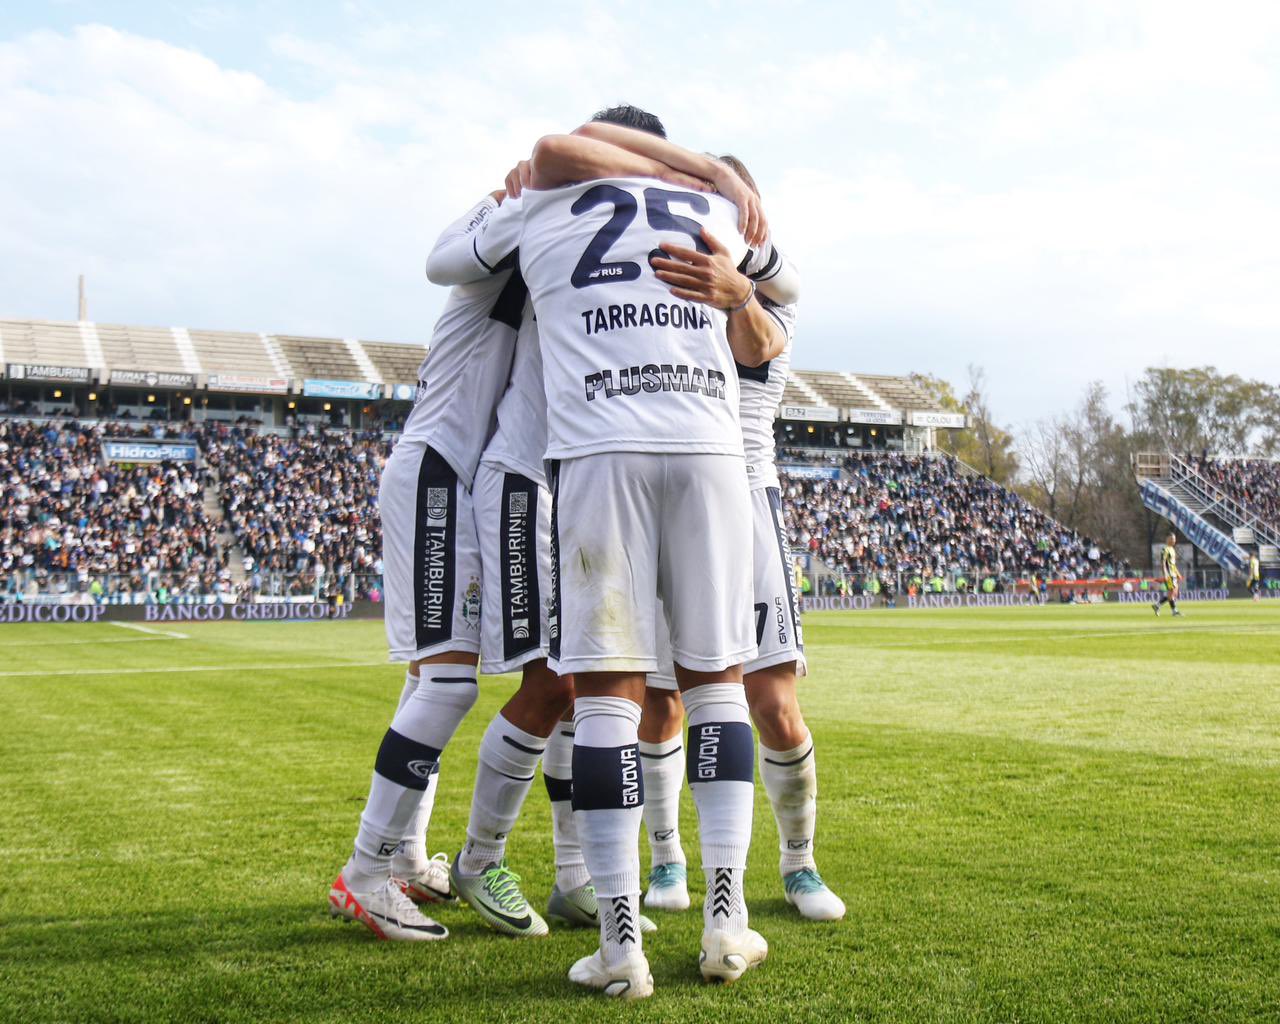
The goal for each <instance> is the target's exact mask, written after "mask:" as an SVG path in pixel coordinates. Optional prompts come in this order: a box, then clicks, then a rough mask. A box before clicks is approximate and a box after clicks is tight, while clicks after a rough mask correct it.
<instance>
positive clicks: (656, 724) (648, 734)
mask: <svg viewBox="0 0 1280 1024" xmlns="http://www.w3.org/2000/svg"><path fill="white" fill-rule="evenodd" d="M683 725H684V705H683V704H682V703H681V701H680V694H679V693H678V692H677V691H676V690H658V689H654V688H653V687H649V688H647V689H646V690H645V691H644V712H643V714H642V715H641V717H640V738H641V739H642V740H644V741H646V742H648V743H659V742H661V741H663V740H667V739H670V738H671V737H672V736H676V735H678V734H679V733H680V728H681V726H683Z"/></svg>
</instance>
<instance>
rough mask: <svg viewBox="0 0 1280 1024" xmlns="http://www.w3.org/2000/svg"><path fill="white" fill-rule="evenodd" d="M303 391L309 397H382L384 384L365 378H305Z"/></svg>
mask: <svg viewBox="0 0 1280 1024" xmlns="http://www.w3.org/2000/svg"><path fill="white" fill-rule="evenodd" d="M302 393H303V394H304V395H305V396H306V397H308V398H358V399H369V398H381V397H382V385H381V384H370V383H368V382H367V381H363V380H304V381H303V382H302Z"/></svg>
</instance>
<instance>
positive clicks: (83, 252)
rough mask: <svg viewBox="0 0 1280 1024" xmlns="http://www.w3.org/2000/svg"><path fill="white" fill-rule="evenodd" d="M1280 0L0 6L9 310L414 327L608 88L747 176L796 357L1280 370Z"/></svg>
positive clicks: (383, 331) (1000, 406)
mask: <svg viewBox="0 0 1280 1024" xmlns="http://www.w3.org/2000/svg"><path fill="white" fill-rule="evenodd" d="M1278 69H1280V4H1277V3H1274V2H1256V3H1248V2H1237V0H1217V2H1215V3H1213V4H1204V3H1194V4H1193V3H1185V2H1182V0H1163V2H1156V0H1096V2H1095V0H1076V2H1073V3H1070V4H1064V3H1059V2H1056V0H1021V2H1014V0H1010V2H1007V3H1001V2H996V0H967V2H963V3H962V2H958V0H957V2H954V3H943V2H930V0H901V2H896V3H895V2H888V0H885V2H874V3H873V2H866V3H860V4H850V3H841V4H833V5H821V4H808V3H794V4H793V3H788V2H786V0H775V2H773V3H770V4H768V5H755V4H751V3H747V2H743V0H735V2H725V3H708V4H699V3H697V2H694V3H689V2H687V0H686V2H680V3H667V2H655V0H649V2H647V3H629V2H625V0H618V2H615V3H612V4H600V3H598V2H596V3H581V4H578V3H564V4H557V3H550V2H546V3H539V4H530V3H525V4H503V3H492V2H491V3H484V4H478V3H471V4H465V3H464V4H457V3H451V4H444V3H437V2H430V0H428V2H426V3H424V2H420V0H419V2H412V3H411V2H401V3H397V2H377V3H373V2H369V3H364V2H347V3H313V2H304V0H257V2H254V3H247V2H246V3H234V2H225V3H216V2H215V3H203V4H202V3H178V2H154V3H145V2H111V0H92V2H90V0H64V2H53V3H37V2H27V3H22V4H5V5H3V7H0V139H3V141H4V147H3V148H4V155H3V157H2V158H0V209H2V210H3V214H4V215H3V220H2V221H0V316H19V317H50V318H59V319H70V318H73V317H74V315H75V277H76V274H77V273H79V272H84V273H85V274H87V275H88V278H89V294H90V316H91V317H92V318H94V319H96V320H99V321H106V322H128V323H146V324H160V325H170V324H176V325H185V326H190V327H218V328H228V329H242V330H255V331H257V330H262V331H280V332H295V333H316V334H323V335H343V336H347V335H355V336H359V337H364V338H376V339H389V340H398V341H409V340H425V339H426V338H427V337H428V336H429V333H430V327H431V324H432V322H433V320H434V318H435V315H436V313H437V312H438V310H439V308H440V305H441V302H442V294H441V293H440V292H439V291H438V290H435V289H432V288H431V287H430V286H429V285H428V284H427V283H426V281H425V279H424V278H423V275H422V271H421V268H422V264H423V259H424V256H425V253H426V251H427V249H428V248H429V246H430V244H431V242H432V240H433V238H434V236H435V234H436V232H437V231H438V230H439V229H440V228H441V227H442V226H443V225H444V224H445V223H446V222H448V221H449V220H451V219H452V218H453V217H455V216H456V215H457V214H458V213H459V212H461V211H462V210H463V209H465V208H466V207H467V206H468V205H470V203H471V202H472V201H473V200H474V199H475V198H476V197H477V196H478V195H479V194H480V193H482V192H484V191H487V190H489V189H491V188H494V187H496V186H497V185H498V184H499V183H500V181H501V178H502V177H503V175H504V173H505V171H506V169H507V168H508V167H510V165H511V164H512V163H513V162H514V161H515V160H516V159H517V158H519V157H520V156H522V155H524V154H527V152H528V150H529V149H530V147H531V146H532V144H533V142H534V141H535V140H536V139H537V138H538V137H539V136H540V135H542V134H545V133H548V132H554V131H560V130H566V129H569V128H571V127H573V126H574V125H575V124H577V123H579V122H580V121H582V120H584V119H585V118H586V117H587V116H588V115H589V114H590V113H591V112H592V111H593V110H594V109H595V108H597V107H599V106H602V105H605V104H608V103H612V102H617V101H623V100H625V101H629V102H633V103H637V104H640V105H643V106H646V107H648V108H650V109H652V110H654V111H655V112H657V113H658V114H660V115H661V116H662V117H663V119H664V120H665V121H666V124H667V127H668V130H669V132H670V134H671V136H672V138H674V139H676V140H677V141H680V142H682V143H684V144H686V145H689V146H691V147H694V148H698V149H711V150H721V151H722V150H726V149H731V150H733V151H734V152H736V153H738V154H739V155H741V156H742V157H743V158H744V159H745V160H746V161H747V163H748V165H749V166H750V167H751V168H752V170H753V172H754V174H755V176H756V178H757V180H758V181H759V183H760V185H761V188H762V191H763V193H764V196H765V200H766V208H767V210H768V212H769V215H770V218H771V221H772V223H773V225H774V229H775V236H776V238H777V239H778V241H779V242H780V243H781V244H782V245H783V246H784V247H785V248H786V249H787V250H788V251H789V252H790V253H791V254H792V255H793V257H794V258H795V260H796V262H797V263H798V264H799V265H800V267H801V269H802V271H803V272H804V275H805V296H804V300H803V302H802V306H801V318H800V333H799V335H798V338H797V352H796V356H795V362H796V364H797V365H799V366H802V367H814V368H832V369H851V370H854V371H859V370H861V371H867V372H908V371H912V370H919V371H924V372H932V373H937V374H940V375H942V376H945V377H949V378H952V379H953V380H955V381H956V382H957V383H961V382H962V381H963V378H964V376H965V367H966V365H967V364H969V363H978V364H981V365H983V366H985V367H986V368H987V372H988V376H989V378H990V381H991V386H992V392H993V400H994V405H995V408H996V411H997V413H998V414H999V415H1000V416H1001V417H1002V418H1003V419H1005V420H1006V421H1007V422H1009V423H1011V424H1014V425H1021V424H1024V423H1027V422H1029V421H1031V420H1032V419H1034V418H1036V417H1037V416H1040V415H1043V414H1044V413H1046V412H1048V411H1052V410H1054V409H1056V408H1059V407H1062V406H1065V405H1067V404H1069V403H1071V402H1072V401H1073V400H1074V398H1075V396H1076V393H1077V391H1078V390H1079V389H1080V387H1081V386H1082V385H1083V384H1084V383H1085V382H1086V381H1087V380H1089V379H1091V378H1095V377H1098V378H1101V379H1103V380H1104V381H1105V382H1106V383H1107V384H1108V386H1109V387H1110V388H1111V389H1112V391H1113V393H1115V394H1116V395H1117V396H1122V395H1123V391H1124V388H1125V383H1126V380H1131V379H1132V378H1133V377H1134V376H1135V375H1136V374H1137V373H1138V372H1140V371H1141V369H1142V367H1144V366H1146V365H1149V364H1152V363H1160V364H1169V365H1191V364H1199V363H1205V362H1210V363H1214V364H1216V365H1217V366H1218V367H1219V368H1222V369H1229V370H1234V371H1237V372H1241V373H1245V374H1249V375H1253V376H1261V377H1266V378H1268V379H1270V380H1273V381H1274V380H1280V70H1278Z"/></svg>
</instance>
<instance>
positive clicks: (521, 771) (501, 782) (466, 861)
mask: <svg viewBox="0 0 1280 1024" xmlns="http://www.w3.org/2000/svg"><path fill="white" fill-rule="evenodd" d="M546 742H547V740H546V737H545V736H535V735H533V734H532V733H528V732H525V731H524V730H523V729H518V728H516V727H515V726H514V725H512V724H511V723H510V722H508V721H507V720H506V719H505V718H503V717H502V713H501V712H499V713H498V714H496V715H494V716H493V721H492V722H490V723H489V728H488V729H486V730H485V733H484V739H482V740H481V741H480V763H479V764H477V765H476V787H475V790H474V791H473V792H472V794H471V818H470V820H469V821H468V822H467V845H466V846H464V847H463V848H462V854H461V855H460V856H459V858H458V870H459V871H460V872H461V873H462V874H464V875H478V874H480V872H481V871H484V870H485V869H486V868H488V867H489V866H490V865H493V864H498V863H500V862H501V860H502V858H503V856H504V855H505V853H506V849H507V836H508V835H510V833H511V830H512V829H513V828H515V824H516V819H517V818H519V817H520V808H521V807H523V806H524V798H525V797H526V796H528V795H529V787H530V786H532V785H533V776H534V773H535V772H536V771H537V768H538V758H540V757H541V756H542V748H543V747H544V746H546Z"/></svg>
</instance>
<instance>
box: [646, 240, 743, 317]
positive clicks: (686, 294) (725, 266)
mask: <svg viewBox="0 0 1280 1024" xmlns="http://www.w3.org/2000/svg"><path fill="white" fill-rule="evenodd" d="M702 240H703V241H704V242H706V243H707V248H709V249H710V250H711V252H710V254H708V253H702V252H698V251H697V250H696V249H688V248H685V247H684V246H682V245H675V244H674V243H672V242H663V243H662V246H661V249H662V251H663V252H665V253H666V254H667V257H668V258H667V259H661V258H655V259H652V260H650V265H651V266H652V267H653V271H654V273H655V274H656V275H657V277H658V279H659V280H660V281H663V282H664V283H666V284H667V285H669V286H670V287H671V294H672V295H674V296H675V297H676V298H678V299H688V300H690V301H692V302H701V303H704V304H705V305H708V306H714V307H715V308H716V309H733V308H735V307H737V306H740V305H742V302H743V300H744V299H746V298H748V297H749V296H750V294H751V280H750V279H749V278H747V277H745V276H744V275H742V274H740V273H738V267H737V265H736V264H735V263H734V262H733V256H732V255H730V253H729V250H728V249H726V248H725V247H724V246H723V245H721V244H720V241H719V239H717V238H716V236H715V235H713V234H712V233H711V232H710V231H708V230H707V229H706V228H703V229H702Z"/></svg>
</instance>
